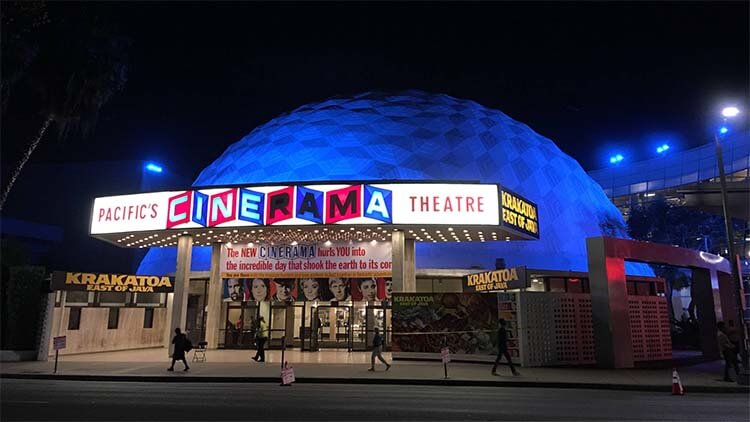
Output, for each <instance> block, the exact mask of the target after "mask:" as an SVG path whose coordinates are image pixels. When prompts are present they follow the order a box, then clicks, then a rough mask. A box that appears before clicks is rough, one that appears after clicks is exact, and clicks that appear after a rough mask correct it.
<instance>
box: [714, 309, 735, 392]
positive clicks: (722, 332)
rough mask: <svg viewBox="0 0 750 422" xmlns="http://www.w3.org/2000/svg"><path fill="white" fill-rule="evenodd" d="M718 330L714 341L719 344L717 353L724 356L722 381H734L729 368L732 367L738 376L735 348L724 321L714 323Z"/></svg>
mask: <svg viewBox="0 0 750 422" xmlns="http://www.w3.org/2000/svg"><path fill="white" fill-rule="evenodd" d="M716 327H717V328H718V329H719V331H717V332H716V342H717V343H718V344H719V353H721V356H722V357H723V358H724V381H727V382H734V380H732V378H731V377H730V376H729V368H730V367H731V368H734V373H735V375H737V377H739V376H740V368H739V366H737V349H735V346H734V344H732V341H731V340H730V339H729V335H728V333H727V326H726V324H724V321H719V323H718V324H716Z"/></svg>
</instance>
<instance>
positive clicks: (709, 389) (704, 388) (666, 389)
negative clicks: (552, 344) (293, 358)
mask: <svg viewBox="0 0 750 422" xmlns="http://www.w3.org/2000/svg"><path fill="white" fill-rule="evenodd" d="M0 379H25V380H60V381H94V382H101V381H109V382H172V383H199V382H203V383H275V384H278V383H279V382H280V381H281V378H280V377H216V376H187V377H181V376H177V377H172V376H160V375H143V376H132V375H55V374H0ZM295 383H297V384H372V385H389V384H390V385H432V386H454V387H520V388H566V389H594V390H622V391H646V392H661V393H670V392H671V391H672V386H671V385H668V386H663V385H638V384H607V383H602V384H599V383H586V382H580V383H575V382H551V381H482V380H454V379H398V378H395V379H391V378H322V377H321V378H318V377H316V378H297V380H296V381H295ZM685 390H686V392H687V393H745V394H747V393H748V392H750V387H740V386H726V387H716V386H708V385H696V386H685Z"/></svg>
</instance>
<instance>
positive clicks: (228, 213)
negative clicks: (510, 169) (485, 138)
mask: <svg viewBox="0 0 750 422" xmlns="http://www.w3.org/2000/svg"><path fill="white" fill-rule="evenodd" d="M499 220H500V204H499V198H498V191H497V185H491V184H488V185H485V184H443V183H395V184H374V183H373V184H352V185H343V184H335V185H304V186H303V185H290V186H252V187H232V188H210V189H198V190H188V191H182V192H153V193H144V194H135V195H123V196H111V197H103V198H96V199H95V200H94V209H93V212H92V218H91V234H105V233H126V232H136V231H149V230H165V229H189V228H202V227H208V228H210V227H245V226H271V225H308V224H326V225H328V224H438V225H445V224H455V225H460V224H466V225H492V226H496V225H498V223H499Z"/></svg>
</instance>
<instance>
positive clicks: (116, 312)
mask: <svg viewBox="0 0 750 422" xmlns="http://www.w3.org/2000/svg"><path fill="white" fill-rule="evenodd" d="M119 323H120V308H109V319H108V320H107V329H108V330H116V329H117V325H118V324H119Z"/></svg>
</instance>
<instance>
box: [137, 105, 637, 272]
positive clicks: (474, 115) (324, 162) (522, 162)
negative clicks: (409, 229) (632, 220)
mask: <svg viewBox="0 0 750 422" xmlns="http://www.w3.org/2000/svg"><path fill="white" fill-rule="evenodd" d="M378 179H404V180H460V181H466V180H476V181H479V182H482V183H498V184H500V185H503V186H506V187H508V188H510V189H512V190H514V191H516V192H518V193H519V194H521V195H523V196H525V197H526V198H528V199H529V200H531V201H533V202H536V203H537V205H538V209H539V225H540V237H541V239H540V240H538V241H523V242H493V243H484V244H479V243H474V244H468V243H465V242H462V243H457V244H451V243H425V244H421V243H420V244H418V245H417V267H418V268H469V267H471V266H480V267H482V268H494V265H495V260H496V259H497V258H504V259H505V262H506V265H509V266H515V265H528V266H529V267H532V268H538V269H556V270H575V271H586V270H587V263H586V240H585V239H586V238H587V237H591V236H600V235H602V234H607V235H610V236H617V237H624V238H627V237H628V236H627V231H626V226H625V223H624V221H623V219H622V216H621V215H620V213H619V212H618V211H617V209H616V208H615V207H614V205H612V203H611V202H610V201H609V199H608V198H607V197H606V196H605V194H604V192H603V191H602V189H601V187H600V186H599V185H598V184H597V183H595V182H594V181H593V180H592V179H591V178H590V177H589V176H588V175H587V174H586V173H585V172H584V170H583V169H582V168H581V166H580V165H579V164H578V163H577V162H576V161H575V160H574V159H572V158H571V157H569V156H568V155H566V154H565V153H563V152H562V151H561V150H560V149H559V148H558V147H557V146H556V145H555V144H554V143H553V142H552V141H551V140H549V139H547V138H545V137H543V136H541V135H539V134H537V133H536V132H534V131H533V130H532V129H531V128H529V127H528V126H526V125H525V124H523V123H520V122H517V121H515V120H513V119H511V118H510V117H508V116H507V115H505V114H503V113H502V112H500V111H498V110H493V109H488V108H486V107H483V106H481V105H479V104H477V103H476V102H473V101H467V100H462V99H456V98H453V97H450V96H447V95H440V94H431V93H426V92H422V91H406V92H400V93H395V94H394V93H382V92H369V93H363V94H359V95H356V96H353V97H345V98H332V99H329V100H326V101H323V102H319V103H313V104H307V105H304V106H302V107H299V108H297V109H296V110H294V111H292V112H290V113H286V114H283V115H281V116H279V117H276V118H274V119H273V120H271V121H270V122H268V123H266V124H265V125H263V126H260V127H258V128H256V129H255V130H253V131H252V132H251V133H250V134H249V135H247V136H245V137H244V138H242V139H241V140H240V141H238V142H236V143H234V144H232V145H231V146H230V147H229V148H227V150H226V151H225V152H224V154H222V155H221V156H220V157H219V158H218V159H216V160H215V161H214V162H213V163H212V164H211V165H209V166H208V167H206V168H205V169H204V170H203V171H202V172H201V173H200V175H199V176H198V178H197V180H196V181H195V183H194V186H211V185H219V184H262V183H266V182H268V183H270V182H285V181H289V182H307V181H309V182H320V181H332V180H336V181H339V180H378ZM193 253H194V255H196V254H209V253H210V252H209V251H208V248H195V249H194V252H193ZM173 256H174V252H168V251H166V248H163V249H153V250H151V251H149V252H148V254H147V256H146V257H145V258H144V260H143V261H142V263H141V266H140V268H139V272H140V273H142V274H145V273H153V274H157V273H160V272H161V271H163V270H164V268H172V271H173V269H174V262H173ZM165 261H166V263H165ZM196 262H200V263H207V262H208V259H207V258H206V257H203V256H201V257H194V258H193V263H194V264H195V263H196ZM194 268H195V265H194ZM627 268H628V271H629V273H633V274H651V272H650V270H648V269H647V268H644V266H642V265H641V266H639V265H630V264H629V265H628V266H627ZM198 270H208V265H207V264H206V265H205V268H198Z"/></svg>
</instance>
